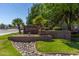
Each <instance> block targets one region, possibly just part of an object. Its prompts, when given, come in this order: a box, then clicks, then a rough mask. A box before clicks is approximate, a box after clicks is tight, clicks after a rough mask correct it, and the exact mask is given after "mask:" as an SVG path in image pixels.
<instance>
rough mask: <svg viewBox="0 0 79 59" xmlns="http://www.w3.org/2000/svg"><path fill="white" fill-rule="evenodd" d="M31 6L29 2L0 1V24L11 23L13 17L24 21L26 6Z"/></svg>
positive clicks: (26, 12) (26, 11) (26, 13)
mask: <svg viewBox="0 0 79 59" xmlns="http://www.w3.org/2000/svg"><path fill="white" fill-rule="evenodd" d="M31 7H32V4H31V3H15V4H13V3H4V4H3V3H2V4H1V3H0V24H1V23H3V24H11V23H12V20H13V19H15V18H21V19H22V20H23V22H24V23H26V20H27V19H26V17H27V16H28V8H31Z"/></svg>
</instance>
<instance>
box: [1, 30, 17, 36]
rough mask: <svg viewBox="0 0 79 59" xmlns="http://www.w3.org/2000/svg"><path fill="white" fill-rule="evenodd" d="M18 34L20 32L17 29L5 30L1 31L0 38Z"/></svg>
mask: <svg viewBox="0 0 79 59" xmlns="http://www.w3.org/2000/svg"><path fill="white" fill-rule="evenodd" d="M16 32H18V30H17V29H4V30H1V29H0V36H1V35H6V34H11V33H16Z"/></svg>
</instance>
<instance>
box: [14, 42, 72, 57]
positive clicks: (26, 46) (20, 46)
mask: <svg viewBox="0 0 79 59" xmlns="http://www.w3.org/2000/svg"><path fill="white" fill-rule="evenodd" d="M12 43H13V46H14V47H15V48H16V49H17V50H19V51H20V53H21V54H22V56H72V55H69V54H44V53H40V52H38V51H37V50H36V48H35V42H14V41H13V42H12Z"/></svg>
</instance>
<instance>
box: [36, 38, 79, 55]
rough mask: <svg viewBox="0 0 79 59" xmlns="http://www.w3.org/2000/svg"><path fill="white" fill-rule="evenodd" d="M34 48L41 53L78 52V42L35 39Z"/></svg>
mask: <svg viewBox="0 0 79 59" xmlns="http://www.w3.org/2000/svg"><path fill="white" fill-rule="evenodd" d="M36 48H37V50H38V51H39V52H42V53H63V54H79V42H73V41H69V40H65V39H54V40H52V41H51V42H47V41H37V42H36Z"/></svg>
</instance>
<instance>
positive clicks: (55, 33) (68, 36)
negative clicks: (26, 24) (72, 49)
mask: <svg viewBox="0 0 79 59" xmlns="http://www.w3.org/2000/svg"><path fill="white" fill-rule="evenodd" d="M39 34H40V35H52V37H53V38H64V39H71V32H70V31H67V30H61V31H54V30H43V31H40V33H39Z"/></svg>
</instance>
